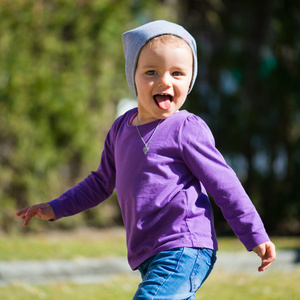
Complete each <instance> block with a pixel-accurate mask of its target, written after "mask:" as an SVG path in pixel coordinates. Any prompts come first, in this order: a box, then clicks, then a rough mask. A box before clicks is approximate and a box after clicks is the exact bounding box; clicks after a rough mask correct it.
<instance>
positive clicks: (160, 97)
mask: <svg viewBox="0 0 300 300" xmlns="http://www.w3.org/2000/svg"><path fill="white" fill-rule="evenodd" d="M153 98H154V100H155V102H156V104H157V105H158V107H159V108H161V109H163V110H168V109H170V108H171V105H172V101H173V97H172V96H171V95H168V94H157V95H154V97H153Z"/></svg>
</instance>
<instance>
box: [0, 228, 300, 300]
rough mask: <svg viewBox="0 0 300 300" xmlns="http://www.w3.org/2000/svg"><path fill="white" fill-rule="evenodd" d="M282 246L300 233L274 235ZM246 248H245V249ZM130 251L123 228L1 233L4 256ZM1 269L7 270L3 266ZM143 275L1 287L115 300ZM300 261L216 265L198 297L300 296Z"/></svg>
mask: <svg viewBox="0 0 300 300" xmlns="http://www.w3.org/2000/svg"><path fill="white" fill-rule="evenodd" d="M272 240H273V241H274V243H275V244H276V246H277V249H278V250H282V249H300V238H299V237H294V238H290V237H288V238H286V237H280V238H279V237H277V238H273V239H272ZM219 246H220V250H221V251H240V250H244V247H243V245H242V244H241V243H240V242H239V240H238V239H237V238H220V239H219ZM244 251H245V250H244ZM108 256H126V243H125V233H124V230H123V229H109V230H106V231H97V230H84V229H81V230H79V231H76V232H52V231H49V232H44V233H39V234H25V233H24V234H20V235H12V236H7V235H0V261H18V260H48V259H76V258H78V257H89V258H98V257H108ZM0 271H1V270H0ZM139 281H140V280H139V277H138V276H136V275H135V274H134V273H133V274H132V275H126V276H125V275H122V276H115V277H112V278H110V279H109V280H107V281H106V282H103V283H98V284H75V283H68V282H62V283H49V284H47V285H31V284H25V283H15V284H11V285H8V286H4V287H0V299H3V300H15V299H22V300H36V299H46V300H47V299H49V300H50V299H59V300H70V299H72V300H85V299H88V300H91V299H101V300H112V299H114V300H115V299H122V300H127V299H128V300H129V299H132V297H133V295H134V293H135V290H136V288H137V285H138V283H139ZM299 282H300V267H299V268H297V269H296V271H294V272H290V273H284V272H280V273H279V272H275V271H274V272H266V273H262V274H261V273H254V274H244V273H241V274H236V273H234V274H233V273H224V272H222V271H213V273H212V275H211V276H210V277H209V278H208V280H207V282H206V283H205V284H204V286H203V287H202V288H201V289H200V291H199V292H198V293H197V297H196V299H202V300H208V299H222V300H235V299H243V300H256V299H258V298H259V299H264V300H279V299H280V300H281V299H289V300H293V299H295V300H296V299H300V287H299V284H298V283H299Z"/></svg>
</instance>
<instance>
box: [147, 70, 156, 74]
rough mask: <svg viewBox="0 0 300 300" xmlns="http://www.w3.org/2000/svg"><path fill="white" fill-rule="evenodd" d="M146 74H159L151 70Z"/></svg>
mask: <svg viewBox="0 0 300 300" xmlns="http://www.w3.org/2000/svg"><path fill="white" fill-rule="evenodd" d="M146 74H147V75H156V74H157V72H156V71H154V70H149V71H147V72H146Z"/></svg>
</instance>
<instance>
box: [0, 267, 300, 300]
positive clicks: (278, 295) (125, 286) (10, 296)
mask: <svg viewBox="0 0 300 300" xmlns="http://www.w3.org/2000/svg"><path fill="white" fill-rule="evenodd" d="M138 282H139V279H138V278H137V277H136V276H116V277H114V278H112V279H111V280H109V281H107V282H105V283H102V284H82V285H78V284H71V283H59V284H48V285H42V286H40V285H38V286H36V285H27V284H15V285H10V286H6V287H2V288H0V299H3V300H15V299H22V300H38V299H45V300H50V299H51V300H52V299H58V300H70V299H72V300H94V299H101V300H116V299H122V300H130V299H132V297H133V295H134V292H135V290H136V287H137V285H138ZM299 282H300V270H298V271H296V272H293V273H283V274H282V273H272V272H269V273H267V274H257V275H245V274H234V275H232V274H227V273H220V272H213V273H212V275H211V276H210V277H209V279H208V280H207V282H206V283H205V284H204V286H203V287H202V288H201V289H200V290H199V291H198V293H197V297H196V299H199V300H200V299H202V300H219V299H222V300H241V299H243V300H257V299H263V300H285V299H289V300H299V299H300V287H299ZM170 300H171V299H170Z"/></svg>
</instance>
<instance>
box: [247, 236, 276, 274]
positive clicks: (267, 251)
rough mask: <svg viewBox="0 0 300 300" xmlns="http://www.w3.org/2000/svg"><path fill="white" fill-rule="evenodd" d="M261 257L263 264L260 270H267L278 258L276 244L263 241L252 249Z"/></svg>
mask: <svg viewBox="0 0 300 300" xmlns="http://www.w3.org/2000/svg"><path fill="white" fill-rule="evenodd" d="M252 251H254V252H255V253H256V254H257V255H258V256H259V257H261V266H260V267H259V268H258V271H259V272H262V271H264V270H266V269H267V268H268V267H269V266H270V265H271V263H272V262H273V261H274V260H275V259H276V251H275V245H274V244H273V243H272V242H266V243H262V244H260V245H258V246H256V247H254V248H253V249H252Z"/></svg>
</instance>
